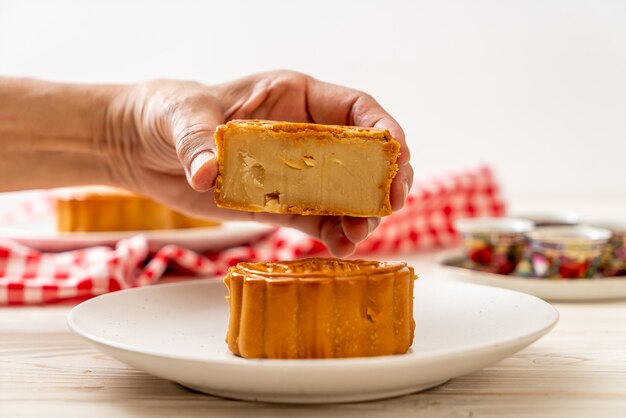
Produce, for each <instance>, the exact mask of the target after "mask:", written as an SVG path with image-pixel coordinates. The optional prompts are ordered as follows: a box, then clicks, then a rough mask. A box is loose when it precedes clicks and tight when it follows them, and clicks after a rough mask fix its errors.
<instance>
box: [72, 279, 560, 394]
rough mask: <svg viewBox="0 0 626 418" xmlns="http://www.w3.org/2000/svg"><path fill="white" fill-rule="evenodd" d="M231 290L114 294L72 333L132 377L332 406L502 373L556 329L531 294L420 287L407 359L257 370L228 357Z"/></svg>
mask: <svg viewBox="0 0 626 418" xmlns="http://www.w3.org/2000/svg"><path fill="white" fill-rule="evenodd" d="M225 295H226V288H225V286H224V285H223V284H222V282H221V280H219V279H212V280H210V281H207V280H203V281H196V282H188V283H183V284H173V285H157V286H152V287H145V288H138V289H132V290H126V291H121V292H116V293H110V294H107V295H103V296H100V297H97V298H95V299H91V300H89V301H87V302H84V303H82V304H81V305H79V306H77V307H75V308H74V309H73V310H72V311H71V312H70V314H69V317H68V323H69V326H70V328H71V329H72V330H73V331H74V332H76V333H78V334H79V335H81V336H82V337H84V338H85V339H87V340H88V341H89V342H91V343H92V344H94V345H95V346H96V347H98V348H99V349H101V350H102V351H104V352H105V353H107V354H109V355H111V356H112V357H115V358H117V359H118V360H121V361H123V362H125V363H127V364H129V365H131V366H133V367H136V368H138V369H140V370H143V371H146V372H148V373H151V374H154V375H156V376H160V377H162V378H165V379H169V380H173V381H176V382H179V383H180V384H182V385H184V386H187V387H190V388H193V389H195V390H198V391H201V392H206V393H209V394H213V395H218V396H223V397H227V398H236V399H244V400H255V401H267V402H284V403H331V402H350V401H364V400H372V399H380V398H387V397H391V396H398V395H403V394H408V393H412V392H417V391H420V390H424V389H427V388H430V387H433V386H436V385H439V384H441V383H443V382H445V381H447V380H448V379H451V378H454V377H457V376H461V375H464V374H467V373H470V372H472V371H475V370H478V369H481V368H483V367H485V366H487V365H489V364H492V363H495V362H497V361H499V360H501V359H503V358H505V357H507V356H510V355H511V354H513V353H515V352H517V351H519V350H521V349H522V348H524V347H526V346H528V345H529V344H531V343H532V342H534V341H535V340H537V339H538V338H540V337H541V336H543V335H544V334H546V333H547V332H548V331H549V330H550V329H551V328H552V327H553V326H554V325H555V324H556V322H557V320H558V314H557V312H556V310H555V309H554V308H553V307H552V306H550V305H549V304H548V303H546V302H544V301H542V300H541V299H538V298H535V297H533V296H529V295H526V294H523V293H518V292H512V291H509V290H504V289H498V288H493V287H486V286H475V285H468V284H462V283H453V282H452V283H438V282H434V283H433V282H428V281H427V280H418V281H417V282H416V288H415V312H414V313H415V319H416V323H417V326H416V329H415V342H414V344H413V346H412V348H411V349H410V350H409V352H408V353H407V354H404V355H398V356H384V357H370V358H350V359H321V360H248V359H243V358H240V357H236V356H234V355H233V354H231V353H230V352H229V351H228V348H227V346H226V343H225V342H224V338H225V335H226V328H227V321H228V304H227V302H226V301H225V299H224V296H225Z"/></svg>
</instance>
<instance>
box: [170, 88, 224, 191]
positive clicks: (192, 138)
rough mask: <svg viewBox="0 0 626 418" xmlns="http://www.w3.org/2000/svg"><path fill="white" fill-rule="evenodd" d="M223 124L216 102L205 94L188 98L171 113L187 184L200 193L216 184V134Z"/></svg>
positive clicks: (177, 149)
mask: <svg viewBox="0 0 626 418" xmlns="http://www.w3.org/2000/svg"><path fill="white" fill-rule="evenodd" d="M223 121H224V118H223V115H222V112H221V109H220V107H219V105H218V104H217V102H216V101H215V100H214V99H213V98H212V97H210V96H205V95H196V96H191V97H187V98H185V100H183V101H182V102H181V104H180V105H179V106H177V108H176V109H175V110H174V111H173V112H172V116H171V128H172V136H173V139H174V145H175V147H176V153H177V155H178V158H179V160H180V162H181V164H182V165H183V168H184V169H185V175H186V177H187V181H188V183H189V184H190V185H191V187H193V188H194V189H195V190H197V191H207V190H209V189H210V188H211V187H213V183H214V182H215V177H216V176H217V165H216V160H215V142H214V141H213V134H214V132H215V128H216V127H217V126H218V125H220V124H221V123H223Z"/></svg>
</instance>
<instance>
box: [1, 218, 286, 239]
mask: <svg viewBox="0 0 626 418" xmlns="http://www.w3.org/2000/svg"><path fill="white" fill-rule="evenodd" d="M239 226H246V227H253V228H256V229H258V231H257V230H255V231H254V233H255V234H256V233H257V232H258V233H259V234H262V233H270V232H272V231H273V230H275V229H277V228H278V227H276V226H274V225H269V224H264V223H260V222H255V221H229V220H226V221H221V224H220V225H215V226H202V227H194V228H181V229H153V230H145V231H144V230H137V231H94V232H57V231H20V230H19V228H15V229H13V228H7V227H6V224H4V223H2V222H0V238H5V239H12V240H15V241H25V240H28V241H41V242H43V241H45V242H59V243H71V242H75V241H98V242H101V241H118V240H121V239H126V238H130V237H133V236H136V235H143V236H145V237H146V238H147V239H149V240H163V239H168V238H172V237H175V238H179V239H191V238H198V236H197V235H196V234H198V233H199V232H200V233H202V238H206V237H207V236H219V235H221V234H223V233H224V232H233V233H236V232H240V231H238V230H237V229H236V228H237V227H239ZM225 229H226V231H225Z"/></svg>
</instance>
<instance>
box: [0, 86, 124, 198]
mask: <svg viewBox="0 0 626 418" xmlns="http://www.w3.org/2000/svg"><path fill="white" fill-rule="evenodd" d="M119 90H120V88H119V87H114V86H79V85H70V84H60V83H49V82H42V81H37V80H30V79H15V78H0V149H2V151H3V161H2V163H1V164H0V191H8V190H20V189H28V188H48V187H58V186H70V185H79V184H110V183H111V179H110V176H109V174H108V168H107V163H106V161H105V159H104V158H103V156H102V155H100V154H99V152H98V150H97V147H96V146H95V144H94V141H95V138H96V137H97V135H96V134H97V132H98V131H99V130H101V129H102V126H103V121H104V118H105V113H106V110H107V104H108V103H109V101H110V100H111V97H113V95H115V94H116V93H117V92H118V91H119Z"/></svg>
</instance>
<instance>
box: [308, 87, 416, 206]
mask: <svg viewBox="0 0 626 418" xmlns="http://www.w3.org/2000/svg"><path fill="white" fill-rule="evenodd" d="M307 107H308V110H309V113H310V115H311V117H312V118H313V120H314V121H315V122H318V123H328V124H340V125H357V126H368V127H374V128H380V129H387V130H388V131H389V133H390V134H391V136H392V137H393V138H394V139H395V140H396V141H398V142H399V143H400V156H399V157H398V166H399V169H398V173H397V175H396V177H395V179H394V181H393V183H392V185H391V192H390V194H391V196H390V200H391V207H392V209H393V210H394V211H395V210H399V209H401V208H402V207H403V206H404V203H405V201H406V198H407V196H408V191H409V190H410V188H411V185H412V184H413V168H412V167H411V165H410V164H409V160H410V158H411V154H410V152H409V148H408V146H407V144H406V137H405V135H404V131H403V130H402V128H401V127H400V125H399V124H398V122H396V120H395V119H394V118H393V117H391V115H389V113H387V112H386V111H385V109H383V107H382V106H381V105H380V104H378V102H377V101H376V100H374V98H373V97H372V96H370V95H368V94H366V93H363V92H360V91H357V90H352V89H349V88H347V87H342V86H338V85H334V84H329V83H324V82H322V81H319V80H315V79H309V82H308V85H307Z"/></svg>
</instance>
